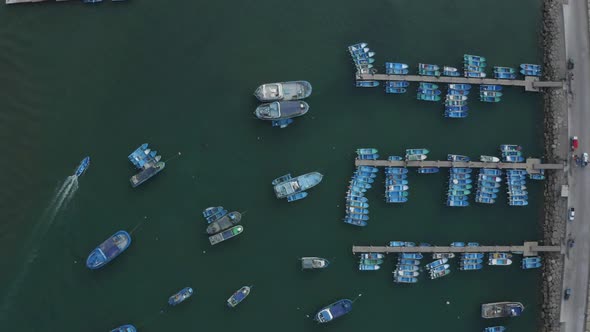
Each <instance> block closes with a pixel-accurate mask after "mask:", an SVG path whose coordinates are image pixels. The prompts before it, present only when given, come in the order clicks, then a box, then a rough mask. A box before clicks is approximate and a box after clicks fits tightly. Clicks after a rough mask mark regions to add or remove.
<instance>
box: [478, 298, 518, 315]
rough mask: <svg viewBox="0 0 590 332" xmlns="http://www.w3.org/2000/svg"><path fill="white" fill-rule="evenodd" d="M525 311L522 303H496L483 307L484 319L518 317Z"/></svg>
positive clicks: (483, 305)
mask: <svg viewBox="0 0 590 332" xmlns="http://www.w3.org/2000/svg"><path fill="white" fill-rule="evenodd" d="M523 311H524V306H523V305H522V303H520V302H494V303H484V304H482V305H481V317H482V318H501V317H518V316H520V315H521V314H522V312H523Z"/></svg>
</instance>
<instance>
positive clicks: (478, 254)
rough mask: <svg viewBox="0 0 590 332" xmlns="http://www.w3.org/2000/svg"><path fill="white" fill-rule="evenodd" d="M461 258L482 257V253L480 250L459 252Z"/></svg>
mask: <svg viewBox="0 0 590 332" xmlns="http://www.w3.org/2000/svg"><path fill="white" fill-rule="evenodd" d="M461 258H462V259H482V258H483V254H482V253H480V252H467V253H464V254H461Z"/></svg>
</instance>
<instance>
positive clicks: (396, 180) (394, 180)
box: [385, 175, 408, 186]
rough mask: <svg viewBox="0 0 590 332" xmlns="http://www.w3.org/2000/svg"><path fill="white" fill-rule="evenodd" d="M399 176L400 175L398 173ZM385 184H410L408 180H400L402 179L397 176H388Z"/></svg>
mask: <svg viewBox="0 0 590 332" xmlns="http://www.w3.org/2000/svg"><path fill="white" fill-rule="evenodd" d="M398 176H399V175H398ZM385 184H386V185H388V186H400V185H401V186H403V185H407V184H408V180H400V179H396V178H391V179H390V178H389V176H388V178H387V179H385Z"/></svg>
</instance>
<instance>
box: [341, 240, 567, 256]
mask: <svg viewBox="0 0 590 332" xmlns="http://www.w3.org/2000/svg"><path fill="white" fill-rule="evenodd" d="M369 252H370V253H383V254H397V253H402V252H404V253H417V252H419V253H447V252H452V253H467V252H482V253H483V252H512V253H515V254H522V255H523V256H538V254H539V253H561V252H563V248H562V247H561V246H540V245H539V243H538V242H525V243H524V244H523V245H520V246H513V245H508V246H479V247H445V246H432V247H389V246H352V253H353V254H360V253H369Z"/></svg>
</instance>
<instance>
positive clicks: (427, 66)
mask: <svg viewBox="0 0 590 332" xmlns="http://www.w3.org/2000/svg"><path fill="white" fill-rule="evenodd" d="M418 69H422V70H438V69H439V67H438V65H432V64H428V63H419V64H418Z"/></svg>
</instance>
